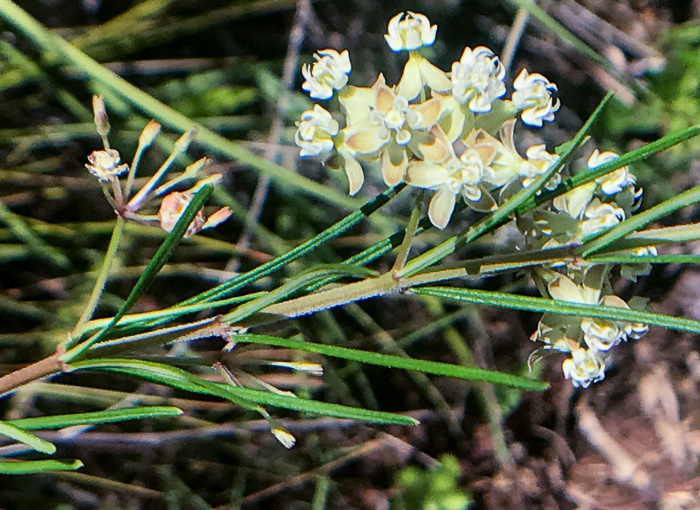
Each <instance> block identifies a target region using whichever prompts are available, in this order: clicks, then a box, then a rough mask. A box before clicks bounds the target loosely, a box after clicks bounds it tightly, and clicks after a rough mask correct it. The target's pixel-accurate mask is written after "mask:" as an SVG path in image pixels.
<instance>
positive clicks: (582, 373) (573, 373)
mask: <svg viewBox="0 0 700 510" xmlns="http://www.w3.org/2000/svg"><path fill="white" fill-rule="evenodd" d="M606 359H607V356H606V355H605V354H604V353H601V352H597V351H591V350H588V349H583V348H577V349H574V350H573V351H571V357H570V358H567V359H565V360H564V361H563V362H562V364H561V369H562V372H563V373H564V377H565V378H566V379H571V382H572V383H573V385H574V386H576V387H579V386H580V387H582V388H588V387H589V386H590V385H591V383H594V382H598V381H601V380H602V379H603V378H604V377H605V360H606Z"/></svg>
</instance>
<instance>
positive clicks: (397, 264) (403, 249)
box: [392, 190, 425, 272]
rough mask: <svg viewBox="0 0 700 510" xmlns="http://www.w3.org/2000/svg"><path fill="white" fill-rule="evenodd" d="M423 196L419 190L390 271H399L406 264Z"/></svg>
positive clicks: (423, 193)
mask: <svg viewBox="0 0 700 510" xmlns="http://www.w3.org/2000/svg"><path fill="white" fill-rule="evenodd" d="M424 196H425V192H424V190H421V191H420V193H418V197H417V198H416V205H415V206H414V207H413V211H411V217H410V218H409V219H408V224H407V225H406V229H405V230H404V236H403V241H401V246H399V250H398V252H397V253H396V261H394V266H393V267H392V272H398V271H401V270H402V269H403V266H404V265H405V264H406V260H407V259H408V252H409V251H410V250H411V242H412V241H413V237H414V236H415V235H416V227H418V220H420V211H421V205H422V204H423V197H424Z"/></svg>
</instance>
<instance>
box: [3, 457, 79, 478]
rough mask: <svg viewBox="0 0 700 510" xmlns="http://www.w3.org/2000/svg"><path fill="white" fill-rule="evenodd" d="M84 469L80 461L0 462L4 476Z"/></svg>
mask: <svg viewBox="0 0 700 510" xmlns="http://www.w3.org/2000/svg"><path fill="white" fill-rule="evenodd" d="M81 467H83V463H82V462H81V461H79V460H53V459H50V460H48V459H47V460H14V461H10V460H8V461H0V474H2V475H30V474H33V473H45V472H46V471H75V470H77V469H80V468H81Z"/></svg>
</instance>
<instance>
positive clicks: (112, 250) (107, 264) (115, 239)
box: [66, 218, 126, 349]
mask: <svg viewBox="0 0 700 510" xmlns="http://www.w3.org/2000/svg"><path fill="white" fill-rule="evenodd" d="M125 224H126V222H125V221H124V219H123V218H117V221H116V223H115V225H114V230H112V238H111V239H110V240H109V246H108V247H107V252H106V253H105V256H104V259H103V260H102V266H101V267H100V271H99V273H97V279H96V280H95V284H94V285H93V287H92V292H90V297H89V298H88V300H87V303H85V308H84V309H83V313H82V314H81V315H80V318H79V319H78V322H77V324H76V325H75V327H74V328H73V331H72V332H71V335H70V336H71V338H72V339H73V340H74V341H75V339H76V338H77V337H78V335H77V332H78V331H79V330H80V329H81V328H82V327H83V326H84V325H85V324H86V323H87V322H88V321H89V320H90V317H92V314H93V313H94V311H95V308H96V307H97V302H98V301H99V299H100V296H101V295H102V291H103V290H104V288H105V283H106V282H107V277H108V276H109V270H110V269H111V267H112V262H113V261H114V257H115V255H116V254H117V249H118V248H119V241H120V240H121V237H122V232H123V231H124V225H125ZM70 347H71V345H70V341H69V342H68V343H67V344H66V349H69V348H70Z"/></svg>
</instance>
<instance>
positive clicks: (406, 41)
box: [384, 11, 437, 53]
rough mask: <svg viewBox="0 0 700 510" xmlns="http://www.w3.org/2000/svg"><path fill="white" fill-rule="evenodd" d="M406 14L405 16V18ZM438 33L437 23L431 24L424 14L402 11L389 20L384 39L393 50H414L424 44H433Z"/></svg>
mask: <svg viewBox="0 0 700 510" xmlns="http://www.w3.org/2000/svg"><path fill="white" fill-rule="evenodd" d="M404 14H405V16H406V17H405V18H404ZM436 35H437V25H432V26H431V25H430V20H428V18H427V16H425V15H424V14H418V13H415V12H411V11H407V12H406V13H403V12H400V13H399V14H397V15H396V16H394V17H393V18H391V20H389V28H388V30H387V33H386V34H385V35H384V39H385V40H386V42H387V44H388V45H389V47H390V48H391V51H393V52H396V53H398V52H399V51H413V50H417V49H418V48H421V47H423V46H432V44H433V43H434V42H435V36H436Z"/></svg>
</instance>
